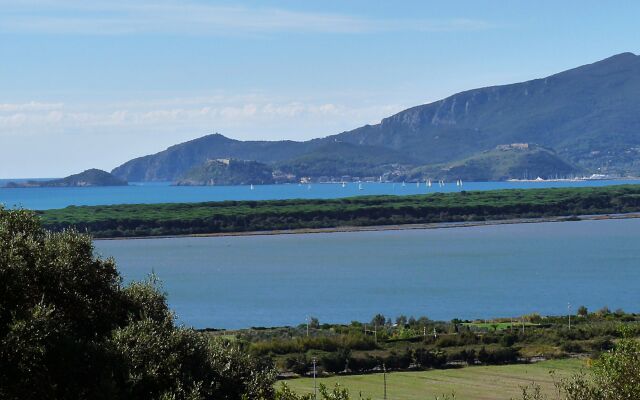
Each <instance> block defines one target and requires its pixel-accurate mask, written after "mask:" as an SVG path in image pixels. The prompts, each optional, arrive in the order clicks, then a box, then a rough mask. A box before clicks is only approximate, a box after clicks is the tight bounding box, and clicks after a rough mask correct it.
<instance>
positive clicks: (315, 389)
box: [313, 357, 318, 400]
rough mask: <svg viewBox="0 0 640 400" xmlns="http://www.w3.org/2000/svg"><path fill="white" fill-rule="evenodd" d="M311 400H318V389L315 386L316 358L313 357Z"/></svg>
mask: <svg viewBox="0 0 640 400" xmlns="http://www.w3.org/2000/svg"><path fill="white" fill-rule="evenodd" d="M313 400H318V387H317V386H316V358H315V357H313Z"/></svg>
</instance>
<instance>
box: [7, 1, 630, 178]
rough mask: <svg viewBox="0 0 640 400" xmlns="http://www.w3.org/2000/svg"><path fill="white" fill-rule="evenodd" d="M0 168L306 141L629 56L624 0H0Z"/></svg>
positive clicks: (68, 166)
mask: <svg viewBox="0 0 640 400" xmlns="http://www.w3.org/2000/svg"><path fill="white" fill-rule="evenodd" d="M0 9H1V10H2V12H0V55H1V58H2V62H0V96H1V97H0V178H20V177H57V176H64V175H68V174H70V173H74V172H78V171H80V170H84V169H87V168H91V167H97V168H103V169H107V170H110V169H111V168H113V167H115V166H117V165H119V164H120V163H122V162H124V161H126V160H128V159H130V158H133V157H136V156H140V155H144V154H149V153H153V152H156V151H159V150H162V149H164V148H166V147H167V146H170V145H172V144H175V143H179V142H182V141H185V140H189V139H192V138H195V137H199V136H202V135H205V134H208V133H212V132H220V133H222V134H224V135H226V136H229V137H232V138H236V139H262V140H278V139H294V140H305V139H309V138H313V137H319V136H326V135H329V134H334V133H338V132H341V131H344V130H348V129H352V128H355V127H358V126H360V125H363V124H367V123H377V122H379V120H380V119H381V118H383V117H386V116H389V115H391V114H393V113H395V112H398V111H401V110H402V109H404V108H407V107H410V106H414V105H418V104H422V103H427V102H431V101H434V100H438V99H440V98H443V97H446V96H448V95H450V94H453V93H456V92H458V91H461V90H466V89H471V88H476V87H481V86H487V85H494V84H504V83H511V82H517V81H524V80H528V79H533V78H538V77H543V76H546V75H550V74H553V73H556V72H559V71H562V70H565V69H568V68H573V67H576V66H578V65H582V64H586V63H590V62H594V61H597V60H599V59H602V58H606V57H608V56H611V55H613V54H616V53H621V52H625V51H631V52H634V53H636V54H637V53H639V51H640V47H638V46H640V45H638V43H640V28H638V26H637V16H638V15H640V3H639V2H635V1H618V2H608V3H605V2H601V1H585V0H581V1H577V0H576V1H574V0H567V1H562V2H558V1H536V2H524V1H456V2H435V1H394V2H388V1H372V0H368V1H349V2H345V1H341V0H336V1H330V0H325V1H318V2H310V1H309V2H299V1H253V2H251V1H246V2H237V1H234V2H231V1H226V2H224V1H221V2H217V1H178V0H168V1H155V2H150V1H146V0H140V1H135V2H131V1H119V0H115V1H114V0H111V1H103V0H96V1H71V0H60V1H35V0H22V1H4V0H0Z"/></svg>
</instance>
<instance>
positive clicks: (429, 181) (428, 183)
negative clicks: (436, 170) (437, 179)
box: [427, 179, 431, 187]
mask: <svg viewBox="0 0 640 400" xmlns="http://www.w3.org/2000/svg"><path fill="white" fill-rule="evenodd" d="M427 186H429V187H431V179H429V180H428V181H427Z"/></svg>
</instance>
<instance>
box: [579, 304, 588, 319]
mask: <svg viewBox="0 0 640 400" xmlns="http://www.w3.org/2000/svg"><path fill="white" fill-rule="evenodd" d="M577 314H578V316H580V317H586V316H588V315H589V310H587V307H585V306H580V307H578V312H577Z"/></svg>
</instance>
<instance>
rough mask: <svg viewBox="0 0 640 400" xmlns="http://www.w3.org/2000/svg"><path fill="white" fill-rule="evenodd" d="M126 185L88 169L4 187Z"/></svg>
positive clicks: (123, 181) (117, 179)
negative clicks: (54, 177) (52, 178)
mask: <svg viewBox="0 0 640 400" xmlns="http://www.w3.org/2000/svg"><path fill="white" fill-rule="evenodd" d="M127 185H128V183H127V181H125V180H124V179H120V178H118V177H115V176H113V175H112V174H110V173H108V172H106V171H102V170H100V169H95V168H94V169H88V170H86V171H84V172H81V173H79V174H75V175H70V176H67V177H66V178H62V179H54V180H50V181H28V182H9V183H8V184H7V185H6V187H9V188H25V187H84V186H127Z"/></svg>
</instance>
